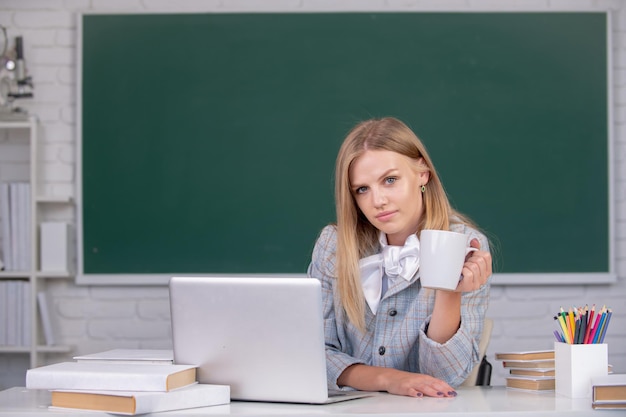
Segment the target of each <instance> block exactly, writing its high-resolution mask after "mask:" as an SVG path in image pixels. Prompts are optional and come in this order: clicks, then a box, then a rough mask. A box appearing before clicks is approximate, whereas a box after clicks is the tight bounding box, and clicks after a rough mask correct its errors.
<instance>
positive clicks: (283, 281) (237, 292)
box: [169, 277, 373, 404]
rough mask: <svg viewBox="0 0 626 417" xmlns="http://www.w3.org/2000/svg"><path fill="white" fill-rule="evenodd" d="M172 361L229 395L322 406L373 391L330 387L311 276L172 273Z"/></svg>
mask: <svg viewBox="0 0 626 417" xmlns="http://www.w3.org/2000/svg"><path fill="white" fill-rule="evenodd" d="M169 290H170V308H171V315H172V317H171V318H172V335H173V348H174V362H175V363H180V364H193V365H198V381H199V382H200V383H205V384H224V385H230V392H231V398H232V399H233V400H246V401H271V402H294V403H311V404H324V403H330V402H337V401H345V400H349V399H353V398H360V397H366V396H369V395H373V394H371V393H366V392H358V391H345V392H344V391H340V392H329V390H328V387H327V383H326V357H325V352H324V323H323V314H322V293H321V284H320V282H319V281H318V280H317V279H314V278H279V277H273V278H267V277H174V278H172V279H171V280H170V283H169Z"/></svg>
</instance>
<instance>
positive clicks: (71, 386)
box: [26, 362, 197, 391]
mask: <svg viewBox="0 0 626 417" xmlns="http://www.w3.org/2000/svg"><path fill="white" fill-rule="evenodd" d="M196 382H197V379H196V366H194V365H136V364H121V363H119V364H116V363H91V362H60V363H55V364H53V365H48V366H42V367H39V368H33V369H29V370H27V371H26V388H28V389H48V390H55V389H56V390H61V389H62V390H113V391H170V390H173V389H176V388H181V387H183V386H187V385H191V384H194V383H196Z"/></svg>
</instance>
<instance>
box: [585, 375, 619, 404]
mask: <svg viewBox="0 0 626 417" xmlns="http://www.w3.org/2000/svg"><path fill="white" fill-rule="evenodd" d="M591 392H592V397H591V398H592V401H593V403H594V404H600V403H626V374H609V375H605V376H600V377H595V378H592V379H591Z"/></svg>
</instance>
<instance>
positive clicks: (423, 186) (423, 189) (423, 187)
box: [420, 185, 426, 194]
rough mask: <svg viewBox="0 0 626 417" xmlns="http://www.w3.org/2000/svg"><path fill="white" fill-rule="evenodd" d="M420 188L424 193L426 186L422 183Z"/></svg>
mask: <svg viewBox="0 0 626 417" xmlns="http://www.w3.org/2000/svg"><path fill="white" fill-rule="evenodd" d="M420 190H421V191H422V194H424V192H425V191H426V186H425V185H422V188H420Z"/></svg>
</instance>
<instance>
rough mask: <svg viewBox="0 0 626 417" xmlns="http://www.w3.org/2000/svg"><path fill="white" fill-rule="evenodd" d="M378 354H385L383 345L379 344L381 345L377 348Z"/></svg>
mask: <svg viewBox="0 0 626 417" xmlns="http://www.w3.org/2000/svg"><path fill="white" fill-rule="evenodd" d="M378 354H379V355H380V356H382V355H384V354H385V347H384V346H381V347H379V348H378Z"/></svg>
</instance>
